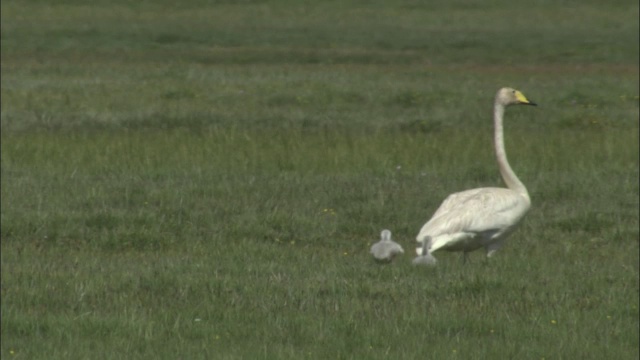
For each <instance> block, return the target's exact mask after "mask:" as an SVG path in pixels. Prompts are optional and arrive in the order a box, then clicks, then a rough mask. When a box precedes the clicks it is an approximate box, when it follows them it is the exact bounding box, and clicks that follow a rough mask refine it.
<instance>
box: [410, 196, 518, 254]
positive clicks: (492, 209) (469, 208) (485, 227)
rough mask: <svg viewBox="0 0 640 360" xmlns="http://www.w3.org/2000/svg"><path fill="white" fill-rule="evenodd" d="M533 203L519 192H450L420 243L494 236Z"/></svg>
mask: <svg viewBox="0 0 640 360" xmlns="http://www.w3.org/2000/svg"><path fill="white" fill-rule="evenodd" d="M528 209H529V202H528V201H527V199H525V198H524V197H523V196H521V195H520V194H518V193H517V192H515V191H512V190H509V189H504V188H481V189H473V190H468V191H464V192H461V193H456V194H452V195H450V196H449V197H448V198H447V199H446V200H445V201H444V202H443V203H442V205H441V206H440V208H439V209H438V210H437V211H436V213H435V214H434V216H433V217H432V218H431V220H429V221H428V222H427V223H426V224H425V225H424V226H423V227H422V229H421V230H420V233H419V234H418V237H417V238H416V239H417V240H418V241H419V242H422V240H423V239H424V238H425V237H426V236H431V237H432V238H433V248H434V249H437V248H440V247H443V246H444V245H443V242H444V243H450V242H456V241H464V240H467V239H468V238H473V237H475V236H477V235H482V237H493V236H495V235H496V234H501V233H502V232H504V231H506V230H507V229H509V228H510V227H512V226H514V225H515V224H517V223H518V221H519V220H520V219H521V218H522V216H524V214H525V213H526V212H527V210H528Z"/></svg>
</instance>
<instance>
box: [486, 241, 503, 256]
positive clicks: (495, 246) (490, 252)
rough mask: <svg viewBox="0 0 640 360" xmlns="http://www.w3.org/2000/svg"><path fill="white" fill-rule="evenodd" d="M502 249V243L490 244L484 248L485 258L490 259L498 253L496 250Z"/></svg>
mask: <svg viewBox="0 0 640 360" xmlns="http://www.w3.org/2000/svg"><path fill="white" fill-rule="evenodd" d="M501 247H502V241H496V242H494V243H493V244H490V245H489V246H487V247H486V249H487V257H488V258H490V257H492V256H493V255H494V254H495V253H496V251H498V249H500V248H501Z"/></svg>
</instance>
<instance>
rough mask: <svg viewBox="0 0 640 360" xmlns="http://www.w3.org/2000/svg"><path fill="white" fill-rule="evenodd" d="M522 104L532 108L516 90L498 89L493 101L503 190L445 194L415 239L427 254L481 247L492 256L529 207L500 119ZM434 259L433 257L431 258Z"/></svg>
mask: <svg viewBox="0 0 640 360" xmlns="http://www.w3.org/2000/svg"><path fill="white" fill-rule="evenodd" d="M515 104H523V105H536V104H534V103H532V102H531V101H529V100H527V98H526V97H525V96H524V95H523V94H522V93H521V92H520V91H518V90H514V89H511V88H502V89H500V90H499V91H498V93H497V94H496V98H495V103H494V109H493V120H494V142H495V150H496V157H497V159H498V167H499V169H500V174H501V175H502V179H503V180H504V182H505V183H506V184H507V188H497V187H492V188H479V189H472V190H466V191H462V192H459V193H455V194H451V195H449V196H448V197H447V198H446V199H445V200H444V202H443V203H442V205H440V207H439V208H438V210H436V212H435V213H434V214H433V216H432V217H431V219H430V220H429V221H428V222H427V223H426V224H424V226H422V229H420V233H419V234H418V236H417V237H416V240H417V241H418V242H419V243H421V245H424V241H427V243H428V245H427V246H420V247H418V248H417V249H416V252H417V253H418V255H421V254H422V253H423V247H424V248H426V249H428V253H429V255H430V254H432V253H433V252H435V251H438V250H447V251H462V252H463V253H464V255H463V260H464V261H466V257H467V253H468V252H470V251H473V250H476V249H479V248H481V247H484V248H485V249H486V251H487V257H490V256H492V255H493V254H494V253H495V252H496V251H497V250H498V249H499V248H500V247H501V246H502V243H503V241H504V239H505V237H506V236H507V235H508V234H509V233H510V232H511V231H513V230H514V227H515V226H516V225H517V224H518V223H519V222H520V220H522V218H523V217H524V215H525V214H526V213H527V211H528V210H529V207H530V206H531V200H530V198H529V193H528V192H527V188H526V187H525V186H524V184H523V183H522V182H521V181H520V179H518V177H517V176H516V174H515V173H514V172H513V170H512V169H511V166H510V165H509V162H508V161H507V154H506V152H505V149H504V136H503V130H502V118H503V116H504V110H505V107H507V106H509V105H515ZM434 259H435V258H434Z"/></svg>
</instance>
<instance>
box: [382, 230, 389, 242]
mask: <svg viewBox="0 0 640 360" xmlns="http://www.w3.org/2000/svg"><path fill="white" fill-rule="evenodd" d="M380 240H382V241H391V231H389V230H387V229H384V230H382V232H381V233H380Z"/></svg>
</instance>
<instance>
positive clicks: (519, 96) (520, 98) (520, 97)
mask: <svg viewBox="0 0 640 360" xmlns="http://www.w3.org/2000/svg"><path fill="white" fill-rule="evenodd" d="M516 99H518V101H519V104H522V105H533V106H538V104H536V103H534V102H532V101H529V99H527V97H526V96H524V94H523V93H521V92H520V91H518V90H516Z"/></svg>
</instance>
